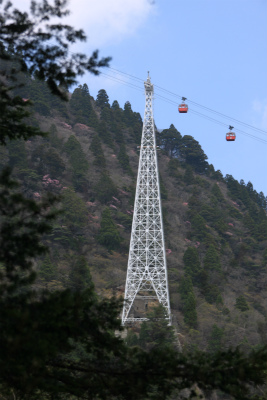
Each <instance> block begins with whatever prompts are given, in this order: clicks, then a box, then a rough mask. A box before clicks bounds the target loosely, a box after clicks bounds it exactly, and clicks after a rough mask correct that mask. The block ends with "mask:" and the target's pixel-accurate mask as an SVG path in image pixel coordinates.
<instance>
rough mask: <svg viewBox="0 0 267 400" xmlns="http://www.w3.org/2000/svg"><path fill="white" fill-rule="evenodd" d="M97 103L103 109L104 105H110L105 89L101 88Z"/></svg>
mask: <svg viewBox="0 0 267 400" xmlns="http://www.w3.org/2000/svg"><path fill="white" fill-rule="evenodd" d="M95 103H96V105H97V106H98V107H99V108H100V109H101V110H103V108H104V107H108V108H109V107H110V104H109V97H108V95H107V92H106V91H105V90H104V89H101V90H99V92H98V94H97V97H96V102H95Z"/></svg>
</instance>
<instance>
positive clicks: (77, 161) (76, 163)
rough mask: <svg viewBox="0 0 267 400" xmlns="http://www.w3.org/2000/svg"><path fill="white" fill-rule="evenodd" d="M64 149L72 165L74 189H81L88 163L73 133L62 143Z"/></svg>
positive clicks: (84, 182)
mask: <svg viewBox="0 0 267 400" xmlns="http://www.w3.org/2000/svg"><path fill="white" fill-rule="evenodd" d="M64 150H65V152H66V153H67V154H68V156H69V161H70V164H71V167H72V171H73V176H72V181H73V186H74V188H75V189H79V188H80V189H81V188H83V186H84V185H85V184H86V176H85V174H86V172H87V171H88V168H89V164H88V161H87V160H86V157H85V154H84V152H83V150H82V147H81V145H80V143H79V141H78V140H77V139H76V137H75V136H74V135H71V136H70V137H69V139H68V140H67V142H66V143H65V145H64Z"/></svg>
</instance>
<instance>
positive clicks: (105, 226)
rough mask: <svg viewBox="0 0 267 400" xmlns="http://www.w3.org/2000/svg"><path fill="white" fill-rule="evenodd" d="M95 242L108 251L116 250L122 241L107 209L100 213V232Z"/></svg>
mask: <svg viewBox="0 0 267 400" xmlns="http://www.w3.org/2000/svg"><path fill="white" fill-rule="evenodd" d="M97 240H98V242H99V243H100V244H102V245H103V246H105V247H106V248H107V249H108V250H109V251H112V250H116V249H117V248H118V247H119V246H120V244H121V241H122V238H121V237H120V234H119V231H118V229H117V226H116V225H115V223H114V222H113V219H112V217H111V214H110V211H109V208H107V207H106V208H105V209H104V211H103V213H102V219H101V225H100V231H99V234H98V236H97Z"/></svg>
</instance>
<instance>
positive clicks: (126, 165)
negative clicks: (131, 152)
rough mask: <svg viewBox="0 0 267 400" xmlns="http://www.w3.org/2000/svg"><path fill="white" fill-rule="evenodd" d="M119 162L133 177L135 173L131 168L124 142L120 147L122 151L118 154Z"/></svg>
mask: <svg viewBox="0 0 267 400" xmlns="http://www.w3.org/2000/svg"><path fill="white" fill-rule="evenodd" d="M118 161H119V163H120V165H121V167H122V168H123V170H124V171H126V172H128V173H129V174H130V175H133V171H132V169H131V166H130V161H129V156H128V154H127V153H126V147H125V144H124V142H122V143H121V145H120V150H119V153H118Z"/></svg>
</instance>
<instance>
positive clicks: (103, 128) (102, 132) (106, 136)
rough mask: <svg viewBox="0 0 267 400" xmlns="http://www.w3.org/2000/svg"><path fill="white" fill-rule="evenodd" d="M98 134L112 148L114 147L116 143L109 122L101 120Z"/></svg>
mask: <svg viewBox="0 0 267 400" xmlns="http://www.w3.org/2000/svg"><path fill="white" fill-rule="evenodd" d="M98 134H99V137H100V139H101V140H102V141H103V142H104V143H106V144H107V145H108V146H109V147H111V148H112V149H113V148H114V143H113V139H112V136H111V134H110V131H109V130H108V128H107V124H106V123H105V122H104V121H101V122H100V124H99V127H98Z"/></svg>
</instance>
